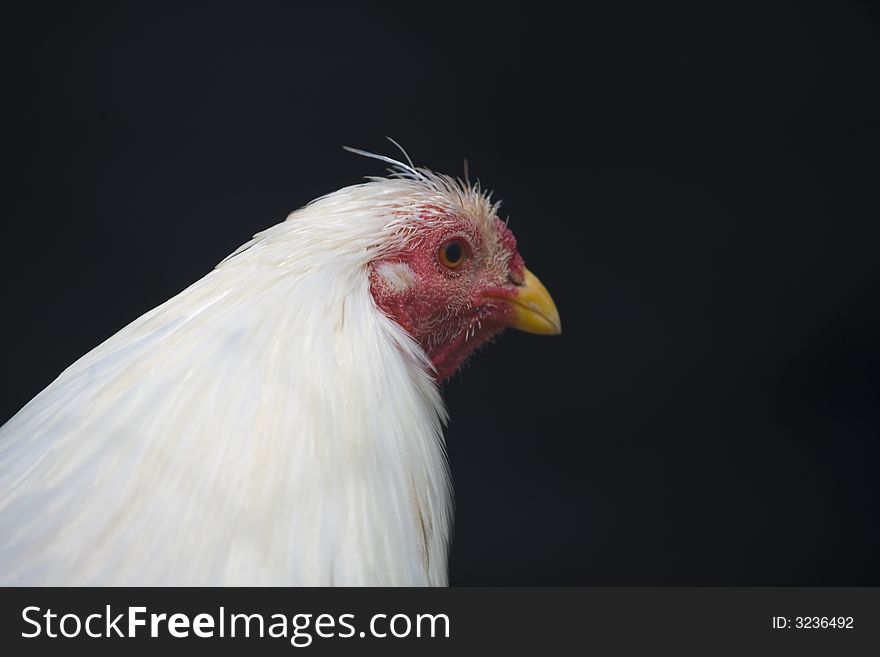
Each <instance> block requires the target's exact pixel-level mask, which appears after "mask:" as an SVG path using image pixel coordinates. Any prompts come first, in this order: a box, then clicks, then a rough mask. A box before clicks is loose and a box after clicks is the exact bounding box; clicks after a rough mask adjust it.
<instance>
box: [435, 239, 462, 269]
mask: <svg viewBox="0 0 880 657" xmlns="http://www.w3.org/2000/svg"><path fill="white" fill-rule="evenodd" d="M466 256H467V249H466V247H465V245H464V242H462V241H461V240H459V239H455V240H449V241H448V242H446V243H445V244H444V245H443V246H441V247H440V262H441V263H443V266H444V267H448V268H449V269H455V268H456V267H458V266H459V265H460V264H461V263H463V262H464V261H465V259H466Z"/></svg>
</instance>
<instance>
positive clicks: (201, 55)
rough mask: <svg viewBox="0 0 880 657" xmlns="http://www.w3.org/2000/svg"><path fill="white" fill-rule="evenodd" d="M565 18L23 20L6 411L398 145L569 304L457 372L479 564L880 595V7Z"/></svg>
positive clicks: (226, 8)
mask: <svg viewBox="0 0 880 657" xmlns="http://www.w3.org/2000/svg"><path fill="white" fill-rule="evenodd" d="M301 4H302V6H300V5H301ZM565 7H566V5H558V6H553V5H549V4H547V3H531V6H530V7H528V8H525V7H523V8H517V7H515V6H514V5H513V4H509V5H506V6H499V7H496V8H493V9H489V8H483V9H480V8H476V7H474V6H472V5H461V6H457V5H452V4H446V3H413V2H408V3H400V4H385V5H382V6H367V5H366V4H362V5H353V6H341V5H339V6H337V5H332V4H331V3H324V4H319V6H317V7H315V6H311V5H309V6H306V5H305V4H304V3H278V4H274V5H269V4H259V3H257V4H254V3H241V4H237V5H233V4H221V3H205V4H203V5H201V6H196V5H195V4H189V5H187V6H180V5H179V4H167V5H166V4H161V3H158V4H157V3H143V4H131V3H128V4H120V5H119V6H117V4H116V3H106V4H89V5H79V6H76V5H75V4H74V3H70V4H59V5H56V6H51V5H46V4H39V5H38V4H34V3H32V4H31V5H30V6H29V7H28V8H27V9H18V10H15V11H13V12H12V13H7V14H6V16H5V17H4V19H3V21H2V27H0V32H2V34H0V36H2V39H0V53H2V64H0V66H2V88H3V96H2V98H3V100H2V114H3V122H4V127H5V128H6V130H5V137H4V140H3V142H4V143H3V148H2V158H0V161H2V166H3V171H2V181H3V182H2V185H3V197H2V198H3V211H4V221H3V228H4V237H3V241H4V248H3V257H2V259H0V279H2V285H3V321H2V340H0V345H2V357H3V372H4V376H3V394H2V398H0V403H2V409H0V416H2V417H0V420H5V419H7V418H8V417H10V416H11V415H12V414H14V413H15V412H16V411H17V410H18V409H19V408H20V407H21V406H22V405H23V404H24V403H26V402H27V400H28V399H30V398H31V397H32V396H33V395H35V394H36V393H37V392H39V390H41V389H42V388H43V387H44V386H46V385H47V384H48V383H50V382H51V381H52V379H53V378H54V377H55V376H57V374H58V373H59V372H60V371H61V370H62V369H63V368H64V367H66V366H67V365H68V364H70V363H71V362H72V361H74V360H75V359H76V358H78V357H79V356H81V355H82V354H83V353H85V352H86V351H87V350H89V349H90V348H92V347H93V346H95V345H97V344H98V343H99V342H101V341H102V340H103V339H105V338H107V337H109V336H110V335H111V334H113V333H114V332H115V331H116V330H118V329H120V328H122V327H123V326H124V325H126V324H127V323H128V322H130V321H131V320H133V319H134V318H136V317H137V316H138V315H140V314H141V313H143V312H145V311H147V310H148V309H150V308H152V307H153V306H155V305H157V304H159V303H160V302H162V301H164V300H165V299H167V298H168V297H170V296H172V295H174V294H175V293H177V292H178V291H180V290H181V289H183V288H184V287H185V286H187V285H188V284H190V283H192V282H193V281H195V280H197V279H198V278H200V277H201V276H203V275H204V274H205V273H206V272H207V271H209V270H210V268H211V267H213V266H214V265H215V264H216V263H217V262H218V261H219V260H221V259H222V258H223V257H224V256H225V255H226V254H228V253H229V252H231V251H232V250H233V249H234V248H235V247H237V246H238V245H239V244H241V243H242V242H244V241H246V240H247V239H248V238H249V236H250V235H251V234H253V233H254V232H256V231H258V230H261V229H263V228H265V227H267V226H269V225H271V224H273V223H276V222H277V221H279V220H281V219H283V218H284V216H285V215H286V214H287V213H288V212H289V211H290V210H292V209H294V208H296V207H298V206H301V205H303V204H304V203H306V202H308V201H309V200H311V199H312V198H314V197H316V196H318V195H321V194H324V193H326V192H328V191H332V190H334V189H336V188H339V187H341V186H344V185H347V184H351V183H354V182H357V181H359V179H360V178H361V177H362V176H364V175H375V174H378V173H381V171H382V167H381V165H379V164H378V163H376V162H373V161H370V160H365V159H362V158H358V157H356V156H353V155H351V154H348V153H345V152H343V151H342V150H341V149H340V146H341V145H342V144H349V145H353V146H357V147H362V148H366V149H368V150H373V151H380V152H384V153H389V154H394V150H393V147H392V146H391V145H390V144H388V143H387V142H385V141H384V136H385V135H390V136H392V137H394V138H395V139H397V140H398V141H400V142H401V143H402V144H403V145H404V146H405V147H406V148H407V150H408V151H409V153H410V155H411V156H412V157H413V158H414V159H415V160H416V162H417V163H418V164H422V165H425V166H429V167H431V168H434V169H436V170H438V171H444V172H449V173H454V174H459V173H461V171H462V158H465V157H466V158H468V160H469V162H470V170H471V173H472V175H474V174H475V175H477V176H478V177H479V178H480V179H481V180H482V182H483V183H484V184H485V185H487V186H488V187H490V188H492V189H494V190H495V191H496V193H497V194H498V195H499V196H500V197H501V198H503V199H505V206H504V212H505V213H506V214H508V215H509V216H510V218H511V227H512V228H513V230H514V232H515V233H516V235H517V237H518V239H519V242H520V250H521V252H522V253H523V255H524V257H525V258H526V262H527V263H528V265H529V267H530V268H531V269H532V270H533V271H535V272H536V273H538V275H539V276H540V277H541V278H542V279H543V281H544V282H545V283H546V285H547V286H548V288H549V289H550V290H551V292H552V293H553V295H554V298H555V299H556V302H557V304H558V306H559V308H560V311H561V313H562V319H563V327H564V333H563V335H562V336H561V337H560V338H553V339H548V338H538V337H535V336H528V335H522V334H508V335H505V336H503V337H502V338H501V339H500V340H499V342H498V344H496V345H493V346H491V347H488V348H486V349H485V350H483V351H482V352H481V353H480V354H479V355H478V356H477V357H476V358H475V359H473V361H472V362H471V364H470V365H469V366H468V367H467V368H466V369H465V371H464V372H463V373H462V374H461V375H459V376H457V377H456V378H455V379H454V380H453V381H451V382H450V383H448V384H447V385H446V386H445V389H446V397H447V400H448V403H449V407H450V412H451V415H452V422H451V425H450V427H449V430H448V433H447V437H448V442H449V452H450V459H451V462H452V470H453V474H454V479H455V488H456V499H457V522H456V531H455V539H454V545H453V550H452V557H451V581H452V583H453V584H459V585H461V584H525V585H532V584H586V585H594V584H611V585H618V584H642V585H655V584H675V585H684V584H697V585H702V584H799V585H855V584H858V585H867V584H871V585H878V584H880V560H878V559H877V558H876V556H877V554H878V550H880V528H878V513H877V501H878V498H880V495H878V484H877V483H876V479H877V472H878V466H880V446H878V441H880V405H878V402H880V394H878V393H880V369H878V366H880V307H878V301H880V262H878V257H877V252H878V245H880V226H878V218H880V213H878V205H880V204H878V202H877V188H878V186H877V181H878V173H880V162H878V154H880V130H878V120H880V77H878V75H880V68H878V64H880V12H878V10H877V8H876V7H875V6H872V5H870V4H868V3H863V2H828V3H825V4H824V5H823V4H809V3H802V2H792V3H782V4H780V3H767V2H765V3H751V2H741V1H740V2H729V3H696V2H695V3H693V4H681V3H654V2H641V3H639V2H627V3H607V4H605V3H602V4H590V5H589V6H588V7H586V8H582V9H579V10H577V11H575V10H573V9H570V8H565Z"/></svg>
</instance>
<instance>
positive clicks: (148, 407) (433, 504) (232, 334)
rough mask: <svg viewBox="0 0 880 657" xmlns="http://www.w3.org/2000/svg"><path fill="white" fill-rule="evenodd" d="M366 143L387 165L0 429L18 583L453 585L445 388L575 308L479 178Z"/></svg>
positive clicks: (9, 573) (216, 274) (151, 320)
mask: <svg viewBox="0 0 880 657" xmlns="http://www.w3.org/2000/svg"><path fill="white" fill-rule="evenodd" d="M357 152H360V151H357ZM360 153H361V154H364V155H369V156H371V157H376V158H377V159H380V160H383V161H385V162H386V163H388V164H390V165H391V166H392V169H391V170H390V175H389V176H388V177H385V178H369V179H368V181H367V182H364V183H362V184H357V185H353V186H350V187H346V188H344V189H340V190H339V191H336V192H334V193H332V194H329V195H327V196H324V197H322V198H319V199H317V200H315V201H313V202H312V203H310V204H309V205H307V206H306V207H304V208H302V209H300V210H297V211H296V212H293V213H292V214H291V215H290V216H289V217H288V218H287V219H286V220H285V221H283V222H282V223H280V224H278V225H276V226H273V227H272V228H269V229H268V230H265V231H263V232H261V233H259V234H257V235H256V236H255V237H254V238H253V239H252V240H251V241H250V242H248V243H246V244H244V245H243V246H242V247H240V248H239V249H238V250H237V251H235V252H234V253H233V254H232V255H230V256H229V257H227V258H226V259H225V260H223V261H222V262H221V263H220V264H219V265H218V266H217V267H216V269H214V270H213V271H212V272H210V273H209V274H208V275H206V276H205V277H204V278H202V279H201V280H199V281H198V282H196V283H194V284H193V285H191V286H190V287H189V288H187V289H186V290H184V291H183V292H181V293H180V294H178V295H177V296H175V297H173V298H172V299H170V300H169V301H167V302H165V303H164V304H162V305H160V306H159V307H157V308H155V309H153V310H152V311H150V312H148V313H146V314H145V315H143V316H142V317H140V318H138V319H137V320H135V321H134V322H132V323H131V324H130V325H128V326H127V327H126V328H124V329H122V330H121V331H119V332H118V333H117V334H115V335H114V336H112V337H111V338H110V339H108V340H107V341H105V342H104V343H103V344H101V345H100V346H98V347H96V348H95V349H93V350H92V351H91V352H89V353H87V354H86V355H85V356H83V357H82V358H80V359H79V360H78V361H76V362H75V363H74V364H73V365H71V366H70V367H68V368H67V369H66V370H65V371H64V372H63V373H62V374H61V375H60V376H59V377H58V378H57V379H56V380H55V381H54V382H53V383H52V384H50V385H49V386H48V387H47V388H46V389H45V390H43V391H42V392H41V393H40V394H38V395H37V396H36V397H35V398H34V399H33V400H31V401H30V402H29V403H28V404H27V405H26V406H25V407H24V408H23V409H22V410H21V411H19V412H18V414H16V415H15V416H14V417H13V418H12V419H10V420H9V421H8V422H7V423H6V424H5V425H4V426H3V427H2V429H0V583H2V584H5V585H256V586H261V585H286V586H290V585H391V586H394V585H445V584H446V583H447V549H448V542H449V534H450V527H451V523H452V504H451V489H450V480H449V473H448V466H447V462H446V458H445V450H444V442H443V435H442V426H443V423H444V421H445V410H444V406H443V402H442V400H441V397H440V394H439V391H438V382H439V381H441V380H442V379H444V378H446V377H448V376H450V375H451V374H453V373H454V372H455V371H456V370H457V369H458V367H459V366H460V365H461V363H462V361H463V360H464V359H465V358H466V357H467V356H468V355H469V354H470V353H471V352H472V351H473V350H474V349H475V348H476V347H477V346H479V345H480V344H482V343H483V342H485V341H486V340H487V339H488V338H490V337H492V336H493V335H495V334H497V333H498V332H500V331H501V330H503V329H504V328H505V327H516V328H519V329H523V330H526V331H531V332H535V333H545V334H554V333H559V332H560V321H559V314H558V312H557V310H556V307H555V306H554V304H553V301H552V300H551V298H550V296H549V294H548V293H547V291H546V290H545V289H544V287H543V286H542V285H541V283H540V282H539V281H538V279H537V278H535V277H534V276H533V275H532V274H531V273H530V272H529V271H528V270H527V269H525V268H524V266H523V261H522V258H521V257H520V255H519V253H518V252H517V249H516V245H515V241H514V238H513V235H512V234H511V232H510V231H509V229H508V228H507V226H506V224H505V223H504V222H502V221H501V220H499V219H498V217H497V204H493V203H492V202H490V200H489V197H488V195H486V194H484V193H483V192H482V191H481V190H480V188H479V185H471V184H469V183H466V182H463V181H460V180H454V179H452V178H449V177H446V176H442V175H438V174H435V173H432V172H431V171H428V170H426V169H421V168H415V167H413V166H412V164H411V163H409V164H404V163H401V162H397V161H395V160H392V159H390V158H385V157H382V156H375V155H372V154H368V153H363V152H360Z"/></svg>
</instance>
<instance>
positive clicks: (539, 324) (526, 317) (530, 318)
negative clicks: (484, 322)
mask: <svg viewBox="0 0 880 657" xmlns="http://www.w3.org/2000/svg"><path fill="white" fill-rule="evenodd" d="M505 301H507V303H509V304H510V306H511V308H513V312H514V314H513V321H512V322H511V323H510V326H511V327H512V328H515V329H519V330H520V331H525V332H526V333H537V334H539V335H559V334H560V333H562V322H561V321H560V320H559V311H558V310H556V304H555V303H553V298H552V297H551V296H550V293H549V292H548V291H547V288H546V287H544V284H543V283H542V282H541V281H540V280H538V277H537V276H535V275H534V274H533V273H532V272H530V271H529V270H528V269H525V270H524V271H523V284H522V285H521V286H519V287H518V288H517V289H516V294H514V295H513V296H512V297H507V298H506V299H505Z"/></svg>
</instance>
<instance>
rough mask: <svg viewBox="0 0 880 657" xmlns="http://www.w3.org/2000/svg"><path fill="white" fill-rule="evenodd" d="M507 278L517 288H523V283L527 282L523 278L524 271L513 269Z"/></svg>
mask: <svg viewBox="0 0 880 657" xmlns="http://www.w3.org/2000/svg"><path fill="white" fill-rule="evenodd" d="M507 277H508V278H509V279H510V282H511V283H513V284H514V285H516V286H521V285H522V284H523V283H525V282H526V279H525V278H524V277H523V273H522V270H514V269H511V270H510V273H509V274H508V275H507Z"/></svg>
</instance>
